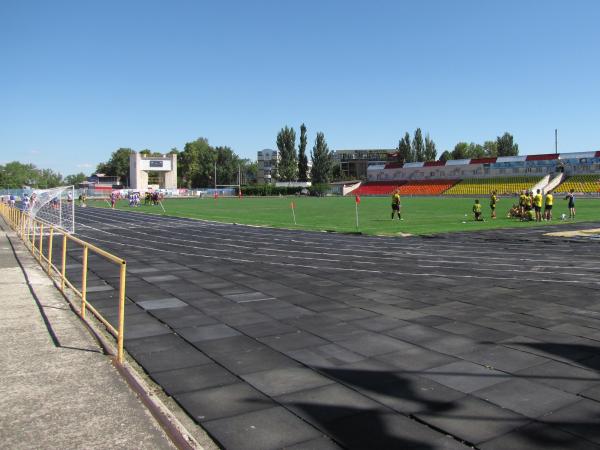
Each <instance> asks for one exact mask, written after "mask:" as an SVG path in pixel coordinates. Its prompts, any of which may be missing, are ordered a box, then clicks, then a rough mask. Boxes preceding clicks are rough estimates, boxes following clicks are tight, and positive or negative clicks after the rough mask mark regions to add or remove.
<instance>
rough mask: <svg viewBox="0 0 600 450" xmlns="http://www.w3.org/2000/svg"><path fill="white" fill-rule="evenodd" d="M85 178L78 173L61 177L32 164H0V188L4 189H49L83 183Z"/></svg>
mask: <svg viewBox="0 0 600 450" xmlns="http://www.w3.org/2000/svg"><path fill="white" fill-rule="evenodd" d="M85 179H86V176H85V174H84V173H82V172H80V173H77V174H73V175H68V176H66V177H64V178H63V176H62V175H61V174H60V173H58V172H54V171H53V170H52V169H38V168H37V167H36V166H35V165H34V164H23V163H20V162H18V161H12V162H9V163H6V164H4V165H2V164H0V187H2V188H5V189H21V188H23V187H24V186H29V187H32V188H35V189H49V188H53V187H57V186H65V185H75V184H78V183H81V182H82V181H85Z"/></svg>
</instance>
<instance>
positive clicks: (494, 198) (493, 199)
mask: <svg viewBox="0 0 600 450" xmlns="http://www.w3.org/2000/svg"><path fill="white" fill-rule="evenodd" d="M497 203H498V197H497V196H496V191H493V192H492V195H491V196H490V209H491V210H492V219H495V218H496V204H497Z"/></svg>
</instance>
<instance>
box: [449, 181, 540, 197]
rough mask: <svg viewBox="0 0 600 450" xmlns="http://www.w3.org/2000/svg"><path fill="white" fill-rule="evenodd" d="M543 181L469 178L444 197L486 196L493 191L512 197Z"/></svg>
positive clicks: (456, 185)
mask: <svg viewBox="0 0 600 450" xmlns="http://www.w3.org/2000/svg"><path fill="white" fill-rule="evenodd" d="M541 180H542V178H538V177H501V178H467V179H464V180H461V181H459V182H458V183H457V184H455V185H454V186H452V187H451V188H450V189H448V190H447V191H445V192H444V195H482V194H483V195H485V194H489V193H490V192H493V191H496V193H498V194H499V195H512V194H517V193H519V192H521V191H525V190H530V189H532V188H533V187H534V186H535V185H536V184H537V183H538V182H540V181H541Z"/></svg>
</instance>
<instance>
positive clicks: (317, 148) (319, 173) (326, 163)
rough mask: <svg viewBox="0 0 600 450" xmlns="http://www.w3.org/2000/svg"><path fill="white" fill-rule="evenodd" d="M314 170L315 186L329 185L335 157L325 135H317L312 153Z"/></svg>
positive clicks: (312, 171)
mask: <svg viewBox="0 0 600 450" xmlns="http://www.w3.org/2000/svg"><path fill="white" fill-rule="evenodd" d="M310 156H311V159H312V170H311V179H312V182H313V184H320V183H329V181H330V180H331V171H332V166H333V155H332V153H331V152H330V151H329V147H328V146H327V142H326V141H325V135H324V134H323V133H322V132H318V133H317V138H316V139H315V145H314V147H313V149H312V152H311V155H310Z"/></svg>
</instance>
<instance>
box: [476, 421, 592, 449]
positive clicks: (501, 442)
mask: <svg viewBox="0 0 600 450" xmlns="http://www.w3.org/2000/svg"><path fill="white" fill-rule="evenodd" d="M479 448H480V449H481V450H507V449H531V450H599V449H600V446H598V445H596V444H594V443H592V442H590V441H586V440H584V439H582V438H579V437H577V436H574V435H572V434H570V433H567V432H565V431H562V430H559V429H557V428H555V427H553V426H550V425H545V424H541V423H534V424H531V425H526V426H524V427H523V428H519V429H518V430H515V431H512V432H510V433H508V434H505V435H503V436H500V437H497V438H495V439H492V440H490V441H487V442H484V443H483V444H480V445H479Z"/></svg>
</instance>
